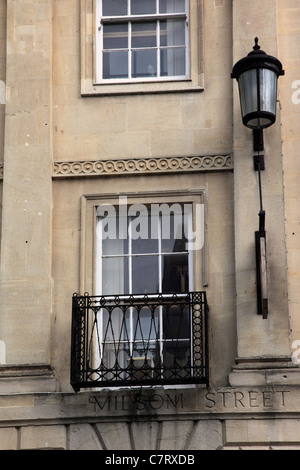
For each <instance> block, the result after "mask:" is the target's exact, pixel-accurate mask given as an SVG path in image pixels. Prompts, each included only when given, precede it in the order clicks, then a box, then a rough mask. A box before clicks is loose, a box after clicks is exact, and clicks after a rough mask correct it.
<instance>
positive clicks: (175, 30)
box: [160, 20, 185, 46]
mask: <svg viewBox="0 0 300 470" xmlns="http://www.w3.org/2000/svg"><path fill="white" fill-rule="evenodd" d="M160 45H161V46H184V45H185V20H166V21H161V22H160Z"/></svg>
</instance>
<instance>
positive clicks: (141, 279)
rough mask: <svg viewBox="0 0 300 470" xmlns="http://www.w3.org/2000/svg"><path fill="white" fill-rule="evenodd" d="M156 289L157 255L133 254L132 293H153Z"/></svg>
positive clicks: (157, 289) (157, 287) (157, 288)
mask: <svg viewBox="0 0 300 470" xmlns="http://www.w3.org/2000/svg"><path fill="white" fill-rule="evenodd" d="M158 291H159V286H158V256H134V257H133V258H132V294H153V293H156V292H158Z"/></svg>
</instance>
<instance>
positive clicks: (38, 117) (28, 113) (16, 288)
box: [0, 0, 52, 375]
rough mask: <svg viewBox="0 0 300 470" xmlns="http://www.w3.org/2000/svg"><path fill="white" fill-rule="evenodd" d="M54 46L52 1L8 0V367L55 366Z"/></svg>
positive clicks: (4, 255)
mask: <svg viewBox="0 0 300 470" xmlns="http://www.w3.org/2000/svg"><path fill="white" fill-rule="evenodd" d="M51 44H52V1H51V0H43V1H41V0H31V1H28V0H27V1H26V2H24V1H22V0H7V51H6V57H7V59H6V60H7V64H6V65H7V68H6V108H5V148H4V168H5V170H4V177H3V218H2V240H1V284H0V286H1V287H0V295H1V304H0V340H1V344H2V348H1V351H2V355H1V363H2V364H14V365H18V364H29V365H32V364H48V363H49V356H50V348H49V344H50V321H51V206H52V194H51V191H52V190H51V171H52V142H51V136H52V132H51V125H52V124H51V123H52V120H51V107H52V98H51V89H52V87H51V76H52V70H51V69H52V46H51ZM21 375H22V374H21ZM32 375H33V373H32ZM38 375H40V374H38Z"/></svg>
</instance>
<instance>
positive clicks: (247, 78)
mask: <svg viewBox="0 0 300 470" xmlns="http://www.w3.org/2000/svg"><path fill="white" fill-rule="evenodd" d="M239 91H240V98H241V110H242V115H243V116H246V114H249V113H252V112H254V111H257V75H256V70H255V69H252V70H247V71H246V72H244V73H242V74H241V76H240V78H239Z"/></svg>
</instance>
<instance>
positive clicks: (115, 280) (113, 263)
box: [102, 256, 129, 295]
mask: <svg viewBox="0 0 300 470" xmlns="http://www.w3.org/2000/svg"><path fill="white" fill-rule="evenodd" d="M121 294H129V276H128V258H126V257H121V256H120V257H116V258H110V257H109V258H103V259H102V295H121Z"/></svg>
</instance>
